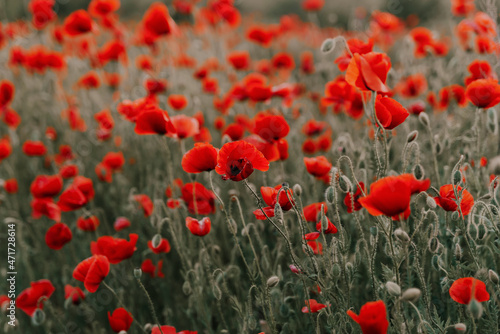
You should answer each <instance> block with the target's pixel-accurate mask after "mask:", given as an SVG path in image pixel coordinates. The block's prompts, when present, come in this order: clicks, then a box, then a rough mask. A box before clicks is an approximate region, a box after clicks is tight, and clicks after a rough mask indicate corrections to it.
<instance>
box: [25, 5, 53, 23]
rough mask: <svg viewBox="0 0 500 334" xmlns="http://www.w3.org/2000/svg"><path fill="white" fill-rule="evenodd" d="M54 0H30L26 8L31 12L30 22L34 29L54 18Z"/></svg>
mask: <svg viewBox="0 0 500 334" xmlns="http://www.w3.org/2000/svg"><path fill="white" fill-rule="evenodd" d="M55 3H56V2H55V1H54V0H31V2H30V3H29V5H28V9H29V11H30V12H31V15H32V16H33V18H32V23H33V25H34V26H35V28H36V29H38V30H41V29H43V28H45V26H46V25H47V24H48V23H49V22H51V21H53V20H54V19H55V18H56V12H54V10H53V9H52V7H54V5H55Z"/></svg>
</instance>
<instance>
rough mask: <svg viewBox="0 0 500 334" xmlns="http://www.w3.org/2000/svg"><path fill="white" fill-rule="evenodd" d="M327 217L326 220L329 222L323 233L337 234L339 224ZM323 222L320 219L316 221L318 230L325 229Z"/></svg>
mask: <svg viewBox="0 0 500 334" xmlns="http://www.w3.org/2000/svg"><path fill="white" fill-rule="evenodd" d="M325 218H326V222H327V227H326V229H324V230H323V233H324V234H336V233H337V232H338V230H337V226H335V225H334V224H333V223H332V222H331V221H330V219H329V218H328V217H325ZM322 225H323V224H322V223H321V221H318V222H317V223H316V230H318V231H321V230H322V229H323V226H322Z"/></svg>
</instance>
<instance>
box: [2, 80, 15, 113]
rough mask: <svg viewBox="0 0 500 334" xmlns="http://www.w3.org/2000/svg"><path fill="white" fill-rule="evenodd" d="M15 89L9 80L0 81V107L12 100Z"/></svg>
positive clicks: (5, 105)
mask: <svg viewBox="0 0 500 334" xmlns="http://www.w3.org/2000/svg"><path fill="white" fill-rule="evenodd" d="M15 91H16V88H15V87H14V84H13V83H12V82H10V81H9V80H2V81H0V109H2V108H5V107H7V106H8V105H9V104H10V103H11V102H12V99H13V98H14V93H15ZM0 114H1V112H0Z"/></svg>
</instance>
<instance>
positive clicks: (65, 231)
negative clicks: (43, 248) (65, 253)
mask: <svg viewBox="0 0 500 334" xmlns="http://www.w3.org/2000/svg"><path fill="white" fill-rule="evenodd" d="M72 238H73V234H72V233H71V230H70V229H69V227H68V226H67V225H66V224H63V223H56V224H54V225H52V226H51V227H50V228H49V229H48V230H47V233H46V234H45V243H46V244H47V246H49V248H51V249H54V250H59V249H61V248H63V246H64V245H66V244H67V243H68V242H70V241H71V239H72Z"/></svg>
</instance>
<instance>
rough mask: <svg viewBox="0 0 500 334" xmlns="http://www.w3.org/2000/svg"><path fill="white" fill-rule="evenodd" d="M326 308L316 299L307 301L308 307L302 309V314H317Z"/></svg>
mask: <svg viewBox="0 0 500 334" xmlns="http://www.w3.org/2000/svg"><path fill="white" fill-rule="evenodd" d="M325 307H326V305H325V304H321V303H318V302H317V301H316V300H315V299H309V300H306V306H304V307H303V308H302V313H309V310H311V313H317V312H319V311H320V310H322V309H324V308H325Z"/></svg>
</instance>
